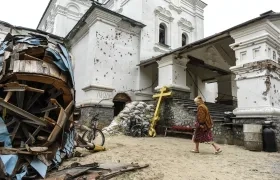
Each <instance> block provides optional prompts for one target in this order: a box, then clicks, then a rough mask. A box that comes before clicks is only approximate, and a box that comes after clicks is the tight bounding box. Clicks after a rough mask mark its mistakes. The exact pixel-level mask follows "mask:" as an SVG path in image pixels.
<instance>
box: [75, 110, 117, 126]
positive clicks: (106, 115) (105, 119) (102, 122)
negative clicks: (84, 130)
mask: <svg viewBox="0 0 280 180" xmlns="http://www.w3.org/2000/svg"><path fill="white" fill-rule="evenodd" d="M80 109H81V111H80V112H81V116H80V119H79V121H80V122H81V123H82V124H84V125H87V126H89V125H90V120H91V118H92V117H93V116H94V115H96V114H97V113H99V116H98V119H99V121H98V128H103V127H106V126H109V125H110V123H111V122H112V120H113V118H114V108H113V107H96V106H85V107H80Z"/></svg>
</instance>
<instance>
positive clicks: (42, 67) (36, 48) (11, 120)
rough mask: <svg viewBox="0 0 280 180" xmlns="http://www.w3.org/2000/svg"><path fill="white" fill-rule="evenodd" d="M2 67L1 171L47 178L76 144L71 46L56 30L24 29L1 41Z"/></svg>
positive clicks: (9, 175) (12, 175) (11, 175)
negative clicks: (49, 31)
mask: <svg viewBox="0 0 280 180" xmlns="http://www.w3.org/2000/svg"><path fill="white" fill-rule="evenodd" d="M19 34H24V35H19ZM0 71H1V72H0V177H6V178H7V179H11V178H17V179H21V178H22V177H28V178H31V179H35V178H37V177H38V175H40V176H41V177H42V178H45V177H46V173H47V171H48V170H51V169H53V168H57V167H58V165H59V164H60V163H61V161H62V159H63V158H65V157H70V156H71V155H72V153H73V150H74V136H75V133H74V130H73V124H72V123H73V110H74V104H75V103H74V100H75V93H74V92H75V91H74V77H73V70H72V66H71V59H70V56H69V54H68V51H67V50H66V48H65V46H64V45H63V43H62V40H61V39H59V38H57V37H55V36H48V35H45V34H39V33H38V32H36V31H34V30H27V29H24V30H21V32H20V33H18V32H17V33H16V34H13V35H12V34H8V35H7V36H6V38H5V39H4V41H3V42H2V43H1V45H0Z"/></svg>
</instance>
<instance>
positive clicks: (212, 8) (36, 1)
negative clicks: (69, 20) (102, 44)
mask: <svg viewBox="0 0 280 180" xmlns="http://www.w3.org/2000/svg"><path fill="white" fill-rule="evenodd" d="M153 1H158V0H153ZM48 2H49V0H1V10H0V20H2V21H6V22H9V23H11V24H13V25H17V26H24V27H29V28H36V27H37V25H38V22H39V20H40V18H41V16H42V14H43V13H44V11H45V8H46V6H47V4H48ZM204 2H205V3H207V4H208V6H207V7H206V8H205V14H204V17H205V36H209V35H212V34H214V33H218V32H220V31H223V30H225V29H227V28H230V27H232V26H234V25H237V24H240V23H242V22H244V21H247V20H249V19H252V18H255V17H257V16H259V15H260V14H261V13H263V12H266V11H269V10H273V11H275V12H280V0H204Z"/></svg>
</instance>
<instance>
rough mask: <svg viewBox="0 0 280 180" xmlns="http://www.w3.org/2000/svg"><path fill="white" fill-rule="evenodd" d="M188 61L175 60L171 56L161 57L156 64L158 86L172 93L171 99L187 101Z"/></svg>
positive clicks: (188, 91)
mask: <svg viewBox="0 0 280 180" xmlns="http://www.w3.org/2000/svg"><path fill="white" fill-rule="evenodd" d="M187 62H188V59H186V58H182V59H175V58H174V56H173V55H169V56H166V57H163V58H162V59H161V60H159V61H157V63H158V86H157V87H156V88H155V90H157V91H158V90H159V89H160V88H162V87H163V86H166V87H168V88H169V89H170V90H172V91H173V97H179V98H182V99H189V95H190V88H189V87H188V86H187V85H186V82H187V81H186V77H187V74H186V68H187V66H186V65H187Z"/></svg>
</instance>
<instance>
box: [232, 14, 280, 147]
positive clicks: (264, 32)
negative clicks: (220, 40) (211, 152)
mask: <svg viewBox="0 0 280 180" xmlns="http://www.w3.org/2000/svg"><path fill="white" fill-rule="evenodd" d="M279 32H280V31H279V29H278V28H277V27H276V26H275V25H274V24H272V23H271V22H270V21H269V20H265V21H259V22H255V23H253V24H251V25H250V26H246V27H243V28H240V29H237V30H234V31H232V32H231V36H232V38H233V39H234V40H235V43H234V44H232V45H230V46H231V48H232V49H233V50H234V51H235V56H236V66H234V67H231V68H230V69H231V71H232V72H233V73H234V74H236V78H235V80H236V86H237V101H238V107H237V108H236V109H235V110H234V114H235V115H236V116H237V118H236V119H234V120H233V123H234V124H233V125H234V128H233V132H234V134H235V135H236V134H238V136H235V137H234V138H235V139H236V137H240V138H242V139H241V140H243V137H244V136H243V130H242V126H237V125H242V124H262V123H264V121H265V120H268V119H269V118H271V117H273V118H275V119H276V120H275V121H274V123H275V126H276V129H279V127H280V100H279V99H280V91H279V89H280V79H279V77H280V70H279V69H280V65H279V60H280V59H279V54H278V50H279V47H280V42H279V35H280V33H279ZM276 138H277V143H278V145H280V134H279V132H278V133H277V134H276ZM239 142H240V141H239ZM243 143H244V142H243ZM240 144H241V143H240Z"/></svg>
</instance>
